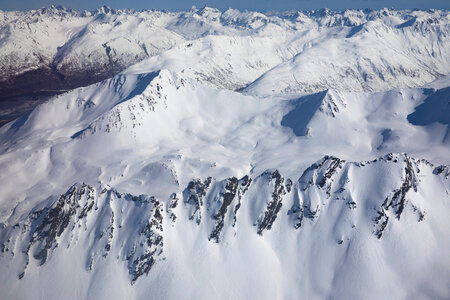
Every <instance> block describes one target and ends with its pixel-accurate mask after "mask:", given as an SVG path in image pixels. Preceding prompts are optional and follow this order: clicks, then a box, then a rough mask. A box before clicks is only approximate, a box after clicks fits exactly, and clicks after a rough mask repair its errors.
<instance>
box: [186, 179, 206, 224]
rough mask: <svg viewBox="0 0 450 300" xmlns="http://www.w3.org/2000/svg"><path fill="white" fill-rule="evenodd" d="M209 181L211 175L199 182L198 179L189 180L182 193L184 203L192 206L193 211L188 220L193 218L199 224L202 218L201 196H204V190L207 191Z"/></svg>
mask: <svg viewBox="0 0 450 300" xmlns="http://www.w3.org/2000/svg"><path fill="white" fill-rule="evenodd" d="M211 181H212V178H211V177H208V178H206V179H205V181H204V182H201V180H200V179H194V180H192V181H191V182H189V184H188V186H187V188H186V190H185V191H184V193H183V194H184V198H185V199H186V203H187V204H190V205H192V206H193V207H194V210H193V212H192V213H191V214H190V216H189V220H194V219H195V222H196V223H197V225H200V222H201V220H202V215H201V210H200V208H201V207H202V206H203V197H205V196H206V192H207V191H208V188H209V186H210V184H211Z"/></svg>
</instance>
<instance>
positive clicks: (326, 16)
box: [0, 7, 450, 97]
mask: <svg viewBox="0 0 450 300" xmlns="http://www.w3.org/2000/svg"><path fill="white" fill-rule="evenodd" d="M0 20H1V23H0V54H1V55H2V58H3V59H2V60H1V61H0V70H1V71H2V72H1V74H2V75H1V78H0V89H1V91H2V97H10V96H11V95H16V94H19V93H22V94H24V93H30V92H38V91H48V90H56V91H60V90H64V89H68V88H74V87H78V86H83V85H87V84H90V83H93V82H97V81H100V80H102V79H105V78H109V77H110V76H112V75H114V74H117V73H119V72H121V71H122V70H124V69H125V68H126V67H128V66H130V65H132V64H134V63H136V62H139V61H142V60H144V59H147V58H149V57H150V59H149V61H147V62H146V70H149V69H150V68H153V69H154V70H155V71H156V70H159V69H162V68H167V69H170V70H172V71H180V70H181V69H187V70H186V71H187V72H189V74H191V75H192V76H193V77H197V78H199V80H202V81H204V82H210V83H211V84H213V85H214V86H218V87H225V88H232V89H241V88H245V87H246V86H247V85H249V84H251V83H252V82H253V83H252V84H251V85H250V86H249V87H248V88H247V89H246V91H248V92H249V93H255V92H258V93H261V94H264V95H267V94H271V93H273V92H277V93H294V92H308V93H310V92H317V91H320V90H324V89H327V88H334V89H339V90H345V91H381V90H388V89H391V88H394V87H417V86H421V85H423V84H425V83H428V82H431V81H433V80H434V79H437V78H438V77H439V76H441V75H443V74H444V75H445V74H448V73H449V70H450V65H449V60H448V57H450V55H449V53H448V49H450V45H449V39H448V36H449V15H448V11H439V10H433V11H409V10H405V11H395V10H380V11H372V10H365V11H358V10H347V11H344V12H333V11H329V10H320V11H311V12H295V13H284V14H280V13H278V14H267V15H264V14H261V13H257V12H240V11H237V10H232V9H230V10H227V11H225V12H220V11H218V10H216V9H212V8H208V7H205V8H204V9H202V10H196V9H192V10H191V11H189V12H179V13H171V12H161V11H153V10H152V11H142V12H135V11H130V10H111V9H108V8H103V9H100V10H98V11H96V12H93V13H91V12H82V13H80V12H75V11H72V10H69V9H65V8H62V7H58V8H57V7H51V8H48V9H40V10H34V11H30V12H26V13H20V12H0ZM168 50H169V51H168ZM152 57H153V59H152ZM205 57H207V59H205ZM184 61H187V62H188V63H186V64H185V63H184ZM268 70H271V71H270V72H268V73H266V71H268ZM257 79H258V80H257ZM344 79H345V80H344ZM255 80H256V81H255ZM254 81H255V82H254ZM275 82H276V83H277V84H275ZM11 83H13V85H11Z"/></svg>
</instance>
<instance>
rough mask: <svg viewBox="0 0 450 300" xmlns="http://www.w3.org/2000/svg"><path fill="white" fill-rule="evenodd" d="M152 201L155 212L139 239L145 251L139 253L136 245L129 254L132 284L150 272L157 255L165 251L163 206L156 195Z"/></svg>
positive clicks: (143, 228)
mask: <svg viewBox="0 0 450 300" xmlns="http://www.w3.org/2000/svg"><path fill="white" fill-rule="evenodd" d="M150 203H151V204H152V205H153V214H152V216H151V218H150V220H149V221H148V222H147V223H146V224H145V225H144V226H143V227H142V229H141V231H140V234H139V239H140V240H141V241H142V243H141V247H143V248H144V250H143V253H142V254H140V255H137V253H136V247H134V248H133V250H132V252H131V253H129V254H128V256H127V259H128V261H129V264H128V267H129V271H130V275H131V276H132V279H131V284H132V285H133V284H134V283H135V282H136V280H137V279H138V278H139V277H141V276H142V275H144V274H146V275H147V274H148V272H149V271H150V270H151V268H152V267H153V266H154V264H155V263H156V261H157V257H158V256H160V255H161V254H162V253H163V236H162V231H163V225H162V222H163V214H162V212H163V206H162V204H161V203H160V202H159V201H158V200H157V199H156V198H154V197H151V198H150ZM135 245H136V244H135Z"/></svg>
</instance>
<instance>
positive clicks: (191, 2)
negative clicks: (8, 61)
mask: <svg viewBox="0 0 450 300" xmlns="http://www.w3.org/2000/svg"><path fill="white" fill-rule="evenodd" d="M52 4H53V5H63V6H65V7H68V8H72V9H76V10H95V9H96V8H98V7H101V6H103V5H107V6H110V7H112V8H134V9H136V10H141V9H151V8H156V9H167V10H171V11H181V10H189V9H190V8H191V7H192V6H196V7H198V8H201V7H203V6H205V5H206V6H210V7H216V8H218V9H220V10H225V9H227V8H230V7H232V8H237V9H240V10H256V11H261V12H266V11H272V10H275V11H285V10H311V9H318V8H324V7H327V8H330V9H334V10H342V9H347V8H375V9H379V8H383V7H388V8H396V9H405V8H419V9H430V8H439V9H450V0H426V1H425V0H230V1H224V0H208V1H204V0H203V1H200V0H109V1H107V0H57V1H55V0H0V10H22V11H25V10H30V9H37V8H40V7H43V6H47V7H48V6H50V5H52Z"/></svg>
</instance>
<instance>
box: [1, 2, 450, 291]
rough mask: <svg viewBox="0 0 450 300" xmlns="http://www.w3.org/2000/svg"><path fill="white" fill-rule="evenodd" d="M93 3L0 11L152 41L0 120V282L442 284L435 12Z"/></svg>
mask: <svg viewBox="0 0 450 300" xmlns="http://www.w3.org/2000/svg"><path fill="white" fill-rule="evenodd" d="M105 9H106V8H102V9H101V10H99V11H98V12H96V13H94V14H92V13H88V12H84V13H78V12H73V11H70V10H65V9H58V8H51V9H50V11H51V14H50V13H49V12H48V11H43V10H38V11H33V12H28V13H19V12H10V13H5V12H3V13H1V15H0V25H2V26H3V27H5V26H9V27H11V26H16V25H17V24H21V23H20V22H19V21H17V20H20V19H21V18H31V16H35V17H36V20H37V23H39V22H41V21H42V20H43V19H44V20H47V19H48V16H49V15H51V16H52V18H55V19H57V21H55V22H68V23H70V26H69V25H68V26H69V27H70V28H75V27H77V26H78V28H80V30H81V28H82V27H83V26H87V27H84V29H83V30H84V31H83V32H88V31H86V30H88V29H89V28H93V27H92V26H94V25H93V24H95V26H100V27H102V26H104V28H103V29H102V30H104V31H98V29H94V30H92V31H90V33H89V34H88V33H86V35H84V36H83V37H80V38H76V39H72V40H71V42H69V43H66V42H65V41H67V39H68V38H65V37H63V35H58V34H56V33H55V36H56V37H58V38H61V39H60V40H58V38H55V39H54V40H53V41H52V42H53V43H55V44H54V45H63V46H62V47H61V48H58V51H63V52H64V55H63V54H55V52H52V51H54V47H53V46H51V45H50V44H48V45H45V46H44V44H45V43H47V42H48V43H50V42H49V41H47V40H49V39H42V40H41V41H40V43H41V45H43V46H42V47H43V49H44V48H45V49H47V50H48V54H49V57H51V56H52V55H57V57H59V58H60V60H59V63H60V64H61V65H63V64H64V63H65V62H67V61H70V60H71V59H74V60H78V59H79V57H83V56H85V55H87V54H88V53H94V52H95V51H98V47H97V46H96V45H95V44H93V43H94V41H95V42H96V43H103V42H104V40H101V39H102V38H105V40H106V39H110V36H109V33H106V32H115V33H117V32H119V31H120V32H121V33H120V34H119V33H117V34H118V36H117V38H114V39H113V40H114V43H116V44H115V45H117V49H127V51H134V50H133V49H135V50H136V51H137V52H138V50H139V49H138V48H133V47H134V46H130V45H131V44H129V43H130V37H131V36H134V35H135V36H139V38H136V41H137V40H139V41H145V42H146V43H149V44H152V43H153V44H154V45H156V43H161V45H163V46H161V47H160V48H158V47H159V46H155V47H156V48H158V49H159V50H158V51H157V52H155V53H153V54H152V55H150V57H148V58H146V59H145V60H143V61H141V62H140V63H137V64H135V65H132V66H131V67H129V68H128V69H126V70H125V71H123V72H122V73H120V74H119V75H116V76H114V77H112V78H110V79H108V80H105V81H102V82H99V83H97V84H93V85H90V86H87V87H81V88H77V89H74V90H72V91H69V92H67V93H64V94H61V95H58V96H55V97H53V98H52V99H51V100H49V101H48V102H45V103H43V104H41V105H39V106H37V107H36V108H35V109H34V110H33V111H32V112H30V113H28V114H26V115H24V116H22V117H20V118H18V119H17V120H15V121H13V122H11V123H9V124H7V125H5V126H3V127H2V128H0V170H2V171H1V172H0V270H1V271H2V272H0V298H1V299H41V298H45V299H62V298H64V299H147V298H149V297H151V298H152V299H180V298H182V299H193V298H197V299H212V298H215V299H255V298H257V299H292V298H306V299H328V298H333V299H362V298H364V299H412V298H414V299H417V298H421V299H422V298H423V299H448V298H450V288H449V287H450V256H449V255H448V249H450V234H449V233H450V221H449V218H448V215H449V213H450V168H449V167H448V165H449V164H450V133H449V124H450V118H449V116H450V105H449V103H450V102H449V101H450V77H449V76H445V74H448V73H449V69H450V60H449V57H450V55H449V53H448V51H449V50H450V45H449V38H448V36H449V35H448V34H449V28H450V27H449V26H450V25H449V22H448V21H449V16H448V12H447V11H436V10H431V11H427V12H424V11H394V10H387V9H386V10H381V11H354V10H350V11H345V12H340V13H336V12H331V11H328V10H321V11H315V12H305V13H303V12H295V13H294V12H292V13H284V14H275V13H274V14H270V15H264V14H261V13H256V12H239V11H236V10H231V9H230V10H227V11H225V12H220V11H217V10H215V9H211V8H204V9H202V10H196V9H192V10H191V11H189V12H181V13H170V12H160V11H145V12H133V11H111V10H107V9H106V10H105ZM61 14H62V15H61ZM42 15H43V16H45V18H42ZM112 19H114V21H113V20H112ZM138 20H140V21H139V22H141V21H142V22H143V23H144V24H146V22H149V23H151V24H152V25H151V26H150V29H148V31H147V30H144V29H143V27H142V26H144V25H139V24H142V22H141V23H139V22H138ZM430 20H431V21H430ZM119 21H120V22H121V25H117V26H119V27H120V26H125V28H124V29H117V28H116V27H114V22H119ZM21 22H25V24H28V23H29V22H30V21H29V20H27V21H23V20H22V21H21ZM95 22H97V23H95ZM87 23H89V24H88V25H86V24H87ZM14 24H15V25H14ZM76 24H77V25H76ZM83 24H84V25H83ZM17 26H18V25H17ZM95 26H94V27H95ZM50 27H51V26H50ZM100 27H99V28H100ZM112 27H114V28H116V29H114V28H112ZM141 27H142V28H141ZM144 27H145V26H144ZM51 28H53V27H51ZM52 30H53V29H52ZM55 30H56V29H55ZM57 30H61V34H62V33H63V32H65V33H66V34H69V35H70V30H67V28H66V29H62V28H59V29H57ZM68 32H69V33H68ZM144 32H145V34H146V35H145V34H144ZM155 32H159V33H161V35H159V33H155ZM111 34H112V33H111ZM125 35H126V36H127V39H124V38H123V36H125ZM96 36H97V37H98V38H96ZM119 36H122V38H120V37H119ZM133 39H134V37H133ZM12 43H13V42H12V41H10V40H7V41H5V40H3V44H2V43H0V44H1V45H0V46H1V47H0V50H1V51H6V50H5V49H12V48H14V46H11V45H12ZM64 43H66V44H64ZM133 43H134V42H133ZM136 43H137V44H139V42H136ZM146 45H147V44H146ZM163 48H164V49H163ZM14 49H16V48H14ZM52 49H53V50H52ZM140 49H141V48H140ZM47 50H46V51H47ZM24 51H25V52H26V51H28V50H26V49H25V48H24ZM139 51H140V50H139ZM25 52H24V53H25ZM61 53H62V52H61ZM124 53H125V52H124ZM125 54H126V53H125ZM125 54H124V57H126V56H127V55H128V54H126V55H125ZM58 55H59V56H58ZM77 57H78V58H77ZM80 63H81V62H80ZM83 63H84V62H83ZM130 64H131V62H130ZM34 66H36V63H35V62H30V67H34ZM79 67H80V68H85V67H86V66H85V65H80V66H79ZM435 79H437V80H435ZM61 195H63V196H61Z"/></svg>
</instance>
